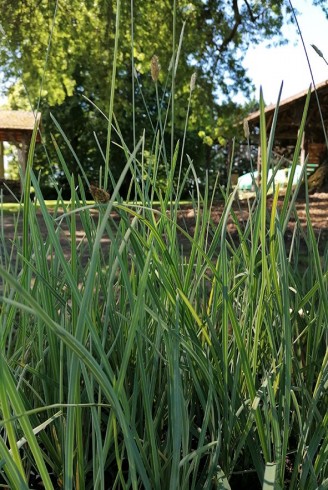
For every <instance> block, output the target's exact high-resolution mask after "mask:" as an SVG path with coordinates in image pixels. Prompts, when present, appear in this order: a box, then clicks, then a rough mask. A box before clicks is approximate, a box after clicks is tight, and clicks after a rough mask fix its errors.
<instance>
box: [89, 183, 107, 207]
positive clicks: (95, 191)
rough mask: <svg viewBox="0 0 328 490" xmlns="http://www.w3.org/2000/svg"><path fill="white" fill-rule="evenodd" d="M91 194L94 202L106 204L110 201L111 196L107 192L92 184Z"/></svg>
mask: <svg viewBox="0 0 328 490" xmlns="http://www.w3.org/2000/svg"><path fill="white" fill-rule="evenodd" d="M90 193H91V195H92V197H93V198H94V200H95V201H96V202H99V203H101V204H105V203H106V202H108V201H109V199H110V195H109V193H108V192H107V191H105V190H104V189H100V188H99V187H97V186H95V185H92V184H91V185H90Z"/></svg>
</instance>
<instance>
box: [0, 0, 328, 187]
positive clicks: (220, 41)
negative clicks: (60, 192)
mask: <svg viewBox="0 0 328 490" xmlns="http://www.w3.org/2000/svg"><path fill="white" fill-rule="evenodd" d="M316 3H318V4H320V5H322V7H323V8H324V9H325V8H326V7H325V2H322V1H321V2H316ZM132 5H133V10H132V12H131V6H130V4H129V2H124V3H123V5H122V12H121V21H120V38H119V41H120V44H119V53H118V60H117V61H118V64H117V74H116V75H117V76H116V90H115V115H116V119H117V121H118V124H119V127H120V130H121V132H122V134H123V136H124V140H125V142H126V144H127V146H128V148H130V149H131V148H133V146H134V144H135V140H136V138H138V137H140V136H141V135H142V133H143V130H144V129H145V130H146V139H147V141H149V139H150V138H153V130H152V128H151V126H152V125H153V126H154V125H156V120H157V113H158V111H157V105H156V97H155V88H154V84H153V82H152V80H151V77H150V74H149V65H150V59H151V57H152V55H153V54H154V53H156V54H157V55H158V56H159V59H160V64H161V66H162V70H161V73H160V77H159V87H158V88H159V94H160V99H161V100H162V110H163V114H165V110H166V108H167V107H168V106H169V104H170V101H169V100H168V99H166V97H165V94H166V93H167V90H166V84H167V82H168V81H169V78H170V77H171V76H172V68H173V67H171V66H170V65H171V58H172V43H173V30H172V9H173V6H172V5H171V3H170V2H164V3H163V1H162V0H155V1H153V0H152V1H149V0H144V1H142V2H136V3H135V4H134V3H133V2H132ZM0 8H1V12H2V17H1V25H2V30H3V31H4V36H3V38H2V42H1V45H0V62H1V66H2V67H3V70H4V77H5V80H6V84H5V85H4V87H5V90H6V91H7V93H8V96H9V100H10V104H11V107H12V108H14V109H15V108H26V107H28V106H29V105H31V106H32V107H33V108H36V105H37V104H38V103H39V100H40V103H41V110H42V113H43V128H44V136H45V141H46V142H49V141H50V133H51V131H52V123H51V119H50V117H49V113H50V112H51V113H53V114H54V115H55V117H56V119H58V120H59V121H60V124H61V125H62V127H63V128H64V130H65V132H66V134H67V137H68V138H69V139H70V140H71V142H72V145H73V147H74V149H75V150H76V152H77V155H78V156H79V158H81V160H82V164H83V166H84V168H85V170H86V171H87V172H88V174H89V175H90V176H91V175H93V176H94V179H95V180H97V178H98V174H99V168H100V166H101V165H102V164H103V162H102V156H101V153H100V152H99V148H98V145H97V143H96V142H95V141H94V137H93V132H96V135H97V138H98V140H99V144H100V146H101V147H102V149H103V150H104V145H106V134H107V127H106V122H105V121H104V119H103V118H101V117H99V114H95V112H94V109H93V107H92V105H90V103H88V102H87V101H86V100H85V99H84V98H83V95H85V96H87V97H88V98H89V99H90V100H91V101H92V102H93V103H95V104H96V105H97V106H98V107H99V108H100V109H101V110H103V111H104V112H105V114H107V113H108V100H109V99H108V87H110V83H111V71H112V60H113V53H114V37H115V13H116V5H115V2H112V1H106V2H91V1H84V2H78V1H77V0H73V1H70V2H68V1H60V2H58V3H57V2H56V1H55V0H51V1H45V0H42V1H36V0H29V1H26V2H21V1H18V0H14V1H11V2H10V3H9V4H8V2H7V1H4V0H2V1H0ZM131 15H132V19H133V20H132V22H131ZM175 18H176V45H175V46H174V49H177V44H178V41H179V35H180V32H182V30H183V39H182V44H181V50H180V53H179V56H178V58H179V61H178V69H177V73H176V79H175V116H176V118H175V125H176V128H177V129H178V130H180V131H183V124H184V120H185V108H186V105H187V99H188V93H189V80H190V77H191V74H192V73H193V71H194V70H196V71H197V74H198V77H197V96H195V97H193V99H192V102H191V110H190V120H189V126H188V131H191V132H195V133H196V134H197V133H198V134H199V135H200V141H199V142H198V143H197V144H196V146H195V148H194V151H192V149H191V152H190V156H191V158H192V160H193V161H194V164H195V167H196V168H199V166H200V163H201V161H202V159H204V158H205V161H206V164H205V166H206V167H207V168H208V167H209V166H210V164H212V163H213V165H214V164H215V158H214V157H215V155H216V154H217V153H218V152H219V151H220V150H221V148H222V147H224V146H225V143H226V141H227V139H228V138H230V137H231V136H233V135H234V133H235V131H236V127H239V126H238V125H236V124H235V123H236V121H237V122H240V121H241V120H242V118H243V115H242V113H241V111H240V109H238V108H236V107H235V105H234V104H232V103H231V102H230V101H231V97H232V95H233V94H234V93H236V92H240V91H244V93H245V94H249V92H250V88H251V83H250V80H249V79H248V77H247V73H245V70H244V69H243V67H242V64H241V60H242V57H243V54H244V53H245V51H246V50H247V48H248V47H249V46H250V45H251V44H256V43H258V42H259V41H260V40H262V39H277V37H276V36H277V35H279V32H280V28H281V25H282V22H283V21H289V20H291V12H290V8H289V7H288V5H287V6H286V5H285V2H283V1H282V0H281V1H275V2H271V3H270V5H268V3H267V2H255V3H252V2H240V3H239V2H235V1H233V2H231V4H230V3H229V4H227V2H226V1H223V0H215V1H212V0H211V1H209V0H207V1H202V0H194V1H193V2H189V1H187V0H183V1H180V2H179V6H178V10H177V12H176V13H175ZM278 40H279V39H278ZM132 53H133V59H132V58H131V56H132ZM132 62H133V63H132ZM134 75H136V77H137V78H135V77H134ZM162 96H163V98H162ZM144 99H146V101H147V106H148V108H149V109H148V114H149V117H146V115H145V107H144V102H143V100H144ZM131 102H133V104H131ZM132 107H134V110H132ZM167 131H168V133H169V132H170V131H169V127H167ZM168 138H169V137H168ZM48 151H50V150H49V149H48ZM63 151H64V152H65V149H64V150H63ZM54 158H55V155H54V154H52V153H51V152H50V154H48V156H47V157H46V156H45V155H44V152H41V151H40V152H39V157H38V160H37V161H36V164H37V165H38V167H39V169H40V170H41V172H43V173H44V174H49V172H51V171H52V170H53V169H52V167H53V166H54V165H55V161H54ZM122 158H124V155H122V152H120V151H119V149H118V148H117V147H115V146H114V147H113V148H111V168H112V170H113V172H114V174H116V176H118V175H119V173H120V168H121V164H120V162H121V161H122ZM65 159H66V160H67V162H68V164H69V165H70V162H69V159H70V157H69V155H68V154H66V153H65ZM55 167H56V165H55ZM71 167H72V170H74V169H75V166H74V163H73V162H72V164H71ZM200 174H201V172H200ZM200 177H201V175H200ZM203 180H204V179H203Z"/></svg>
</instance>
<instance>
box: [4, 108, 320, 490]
mask: <svg viewBox="0 0 328 490" xmlns="http://www.w3.org/2000/svg"><path fill="white" fill-rule="evenodd" d="M261 107H262V135H263V127H265V121H264V111H263V100H261ZM305 118H306V108H305V111H304V116H303V121H305ZM263 125H264V126H263ZM273 128H274V125H273ZM57 129H58V131H60V129H61V128H60V126H58V128H57ZM273 131H274V129H273ZM264 136H265V135H263V137H262V156H263V158H266V161H265V164H264V169H265V168H267V167H266V166H267V165H269V161H270V151H271V149H270V148H271V147H270V143H269V145H268V147H267V142H266V140H265V137H264ZM272 137H273V135H272ZM34 138H35V134H34ZM301 139H302V128H301V131H300V134H299V142H300V141H301ZM270 141H271V140H270ZM121 145H122V146H123V147H124V146H125V145H124V141H123V140H121ZM56 148H57V151H58V152H59V153H58V157H60V160H61V164H62V166H63V171H64V173H65V175H66V177H67V179H68V181H69V188H70V192H71V200H70V202H69V204H68V205H67V204H65V203H64V201H63V200H62V199H61V195H60V192H59V194H58V200H57V202H56V204H55V207H54V209H52V210H51V211H49V209H47V206H46V205H45V202H44V199H43V196H42V192H41V190H40V186H39V184H38V181H37V178H36V176H35V174H34V172H33V170H32V169H31V163H32V158H33V154H32V153H31V154H30V157H29V165H28V174H27V177H26V181H25V200H24V202H22V203H21V209H20V212H19V213H18V216H17V218H16V219H17V221H16V223H18V222H19V221H20V220H21V219H22V218H23V241H22V240H21V237H20V236H19V233H18V229H19V228H17V229H16V230H17V231H16V234H15V236H14V239H13V241H11V242H10V243H9V244H8V242H7V241H6V235H5V233H4V229H3V228H2V229H1V230H0V239H1V250H3V256H2V258H1V264H0V276H1V288H2V296H1V306H0V322H1V323H0V325H1V344H0V351H1V357H0V370H1V380H2V383H1V389H0V411H1V422H0V434H1V438H0V478H2V479H3V480H2V481H1V483H7V484H8V485H11V486H12V487H13V488H22V489H23V488H29V486H31V485H32V483H33V482H32V481H31V478H32V476H31V475H32V471H31V470H33V472H34V474H35V473H37V474H39V475H41V479H42V481H43V484H44V486H45V488H47V489H53V488H58V487H59V488H61V487H62V488H65V490H71V489H76V488H85V489H102V490H105V489H106V488H135V489H137V488H149V489H153V488H155V489H157V488H158V489H161V488H168V487H170V488H185V489H197V488H205V489H211V488H226V489H229V488H230V485H231V488H236V487H237V488H238V486H240V484H241V480H240V479H238V476H239V475H242V479H243V481H244V480H245V478H246V475H250V474H252V475H253V479H252V480H251V482H250V484H249V486H252V488H255V486H256V485H259V484H261V485H263V488H264V489H266V488H272V486H273V485H274V486H275V488H284V487H288V488H290V489H295V490H296V489H303V490H308V489H313V490H315V489H316V488H318V486H319V487H320V485H322V486H323V488H324V485H325V483H324V482H325V479H326V478H327V474H328V467H327V458H326V451H327V444H328V438H327V434H328V431H327V424H328V418H327V411H326V407H327V392H326V383H327V366H328V364H327V362H328V358H327V342H326V340H327V339H326V333H327V324H328V303H327V296H326V286H327V278H328V272H327V271H328V269H327V266H328V264H327V257H328V255H327V250H325V252H324V254H323V255H321V256H320V255H319V250H318V243H317V240H316V237H315V235H314V232H313V229H312V226H311V222H310V219H309V217H308V222H307V231H306V232H305V231H302V232H301V230H300V229H299V228H298V227H297V225H296V228H295V232H294V240H293V242H292V245H291V246H290V249H289V250H287V249H286V244H285V240H284V236H285V232H286V228H287V224H288V221H289V217H290V216H291V215H294V214H295V216H296V207H295V198H296V195H295V194H293V193H292V189H291V187H289V188H288V189H287V193H286V195H285V198H284V202H283V206H282V208H281V210H279V209H278V205H277V199H278V192H276V193H275V198H274V202H273V205H272V209H271V210H270V209H268V208H267V201H266V194H265V193H264V191H263V189H266V188H267V187H268V186H267V184H266V173H265V172H264V173H263V179H262V182H263V181H264V184H263V185H262V188H261V190H258V191H257V195H256V198H255V201H254V204H253V205H252V206H251V208H250V214H249V218H248V220H247V222H246V223H244V225H243V227H242V226H241V225H240V223H239V221H238V219H237V217H236V215H235V212H234V209H235V207H234V204H233V199H234V195H229V194H228V193H227V194H226V195H225V209H224V211H223V213H222V216H221V217H220V220H219V222H213V220H212V215H211V210H212V206H213V202H212V199H213V196H214V195H215V189H214V190H213V192H212V194H211V193H210V192H209V189H208V187H205V190H204V193H200V191H199V189H198V187H196V191H195V199H194V201H193V202H192V204H191V207H190V209H189V212H192V214H193V217H194V218H193V224H192V227H190V226H189V227H187V228H186V227H185V225H184V223H183V219H181V215H183V207H182V206H180V196H181V195H182V194H183V188H184V186H185V185H188V179H189V175H190V174H192V173H194V172H195V170H194V167H193V166H192V165H191V164H190V165H189V168H187V169H186V171H185V172H184V173H183V175H181V180H180V185H179V186H178V187H177V188H175V187H174V178H173V177H174V175H175V172H176V170H177V169H178V168H179V162H180V160H179V158H178V147H177V149H176V151H175V153H174V159H173V165H172V166H171V167H170V168H169V169H168V175H167V180H168V182H169V185H168V186H166V188H165V189H162V190H159V189H158V192H157V191H156V188H154V185H153V184H154V182H156V176H157V174H158V171H159V166H160V164H161V155H160V153H159V152H156V151H155V152H154V153H153V152H152V151H151V150H149V149H147V148H146V147H145V141H144V139H141V140H140V141H139V142H138V143H137V145H136V147H135V149H134V151H133V152H132V153H130V152H129V151H127V152H126V159H125V161H124V164H123V166H122V172H121V175H120V177H119V179H118V182H117V185H116V188H115V190H114V192H113V195H112V196H111V199H110V201H109V202H108V203H107V204H92V205H91V206H90V205H88V204H87V203H86V202H85V190H86V189H85V182H84V181H83V179H79V182H78V185H79V190H78V191H76V184H77V182H76V181H75V179H74V177H72V176H71V174H70V171H69V169H68V166H67V165H66V163H65V160H63V159H62V156H61V154H60V150H59V148H58V147H56ZM297 151H299V148H298V150H297ZM147 155H148V158H149V156H151V158H152V159H153V160H152V161H153V164H152V165H148V166H147V167H146V166H144V167H143V166H142V162H145V161H146V157H147ZM297 160H298V155H297V154H295V157H294V164H293V165H294V166H295V165H296V163H297ZM135 161H137V163H138V166H137V167H135V165H134V162H135ZM139 167H142V168H143V169H144V174H143V175H144V178H143V179H142V180H141V181H140V180H139V174H138V171H137V170H136V168H139ZM127 172H130V173H131V175H132V176H133V186H134V188H135V192H136V197H137V199H138V200H139V202H141V204H138V203H132V202H131V203H128V202H126V203H124V202H122V200H121V199H120V198H119V194H120V186H121V185H122V184H123V182H124V178H125V175H126V174H127ZM135 172H137V173H135ZM30 179H31V184H32V185H33V187H34V189H35V195H36V200H35V202H34V203H31V202H30V200H29V192H28V185H29V182H30ZM193 180H194V182H196V183H197V176H196V175H194V177H193ZM155 200H157V204H155ZM39 209H40V211H41V219H40V217H38V214H39V216H40V211H39ZM186 219H190V217H187V218H186ZM228 219H232V221H233V223H234V225H235V228H236V236H234V237H233V239H232V237H231V236H230V235H229V234H227V223H228ZM42 223H44V225H43V226H45V227H46V233H44V232H43V231H42V228H41V225H42ZM77 229H79V233H77ZM81 230H82V233H80V231H81ZM191 230H192V231H191ZM64 231H65V236H66V240H67V245H69V247H70V251H69V252H68V250H67V246H66V247H65V248H64V247H63V232H64ZM301 233H302V234H303V238H304V240H305V245H304V244H303V245H302V247H304V246H305V247H306V251H305V253H306V254H309V255H311V256H312V257H313V260H312V261H310V262H309V264H308V265H307V267H306V269H305V270H304V267H302V266H301V258H300V253H301V252H302V253H304V250H303V249H301V248H300V241H299V239H298V237H300V234H301ZM314 327H315V328H314ZM22 435H23V436H24V438H25V439H26V440H25V439H23V440H20V438H21V437H22ZM4 440H6V441H7V444H5V443H4ZM18 440H19V443H18V446H19V447H20V451H18V450H17V448H16V441H18ZM168 482H170V483H168Z"/></svg>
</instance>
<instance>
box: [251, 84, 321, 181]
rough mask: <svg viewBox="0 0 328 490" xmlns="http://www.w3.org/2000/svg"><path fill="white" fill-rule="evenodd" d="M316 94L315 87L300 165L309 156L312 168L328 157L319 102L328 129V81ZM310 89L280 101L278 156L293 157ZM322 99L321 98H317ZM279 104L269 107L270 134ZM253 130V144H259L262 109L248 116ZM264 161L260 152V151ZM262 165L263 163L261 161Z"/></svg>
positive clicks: (309, 165)
mask: <svg viewBox="0 0 328 490" xmlns="http://www.w3.org/2000/svg"><path fill="white" fill-rule="evenodd" d="M316 92H317V94H315V91H314V88H312V93H311V99H310V105H309V110H308V114H307V120H306V125H305V131H304V134H303V138H302V147H301V154H300V164H304V161H305V158H306V156H308V160H307V162H308V163H307V165H308V171H309V173H311V171H313V170H315V168H316V167H318V166H319V165H320V163H322V161H323V160H324V159H325V158H326V157H327V145H326V141H325V136H324V130H323V128H322V121H321V117H320V113H319V108H318V101H319V104H320V108H321V112H322V115H323V120H324V126H325V128H326V131H327V130H328V80H326V81H324V82H322V83H320V84H318V85H317V86H316ZM307 93H308V90H304V91H303V92H300V93H299V94H296V95H294V96H292V97H289V98H288V99H285V100H282V101H281V102H280V104H279V113H278V119H277V125H276V129H275V143H274V152H275V154H276V155H277V156H280V157H283V158H286V160H287V161H288V160H291V156H292V155H293V152H294V148H295V145H296V140H297V137H298V131H299V127H300V125H301V119H302V115H303V110H304V105H305V100H306V96H307ZM317 98H318V100H317ZM275 108H276V104H272V105H270V106H268V107H266V109H265V116H266V126H267V135H268V136H269V133H270V129H271V125H272V121H273V116H274V111H275ZM246 120H247V122H248V125H249V129H250V131H251V140H252V143H255V144H258V140H259V127H260V111H257V112H253V113H252V114H250V115H249V116H248V117H247V118H246ZM259 161H260V154H259ZM258 165H260V163H259V162H258Z"/></svg>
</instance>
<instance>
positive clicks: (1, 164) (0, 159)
mask: <svg viewBox="0 0 328 490" xmlns="http://www.w3.org/2000/svg"><path fill="white" fill-rule="evenodd" d="M4 178H5V161H4V153H3V141H0V179H4Z"/></svg>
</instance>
